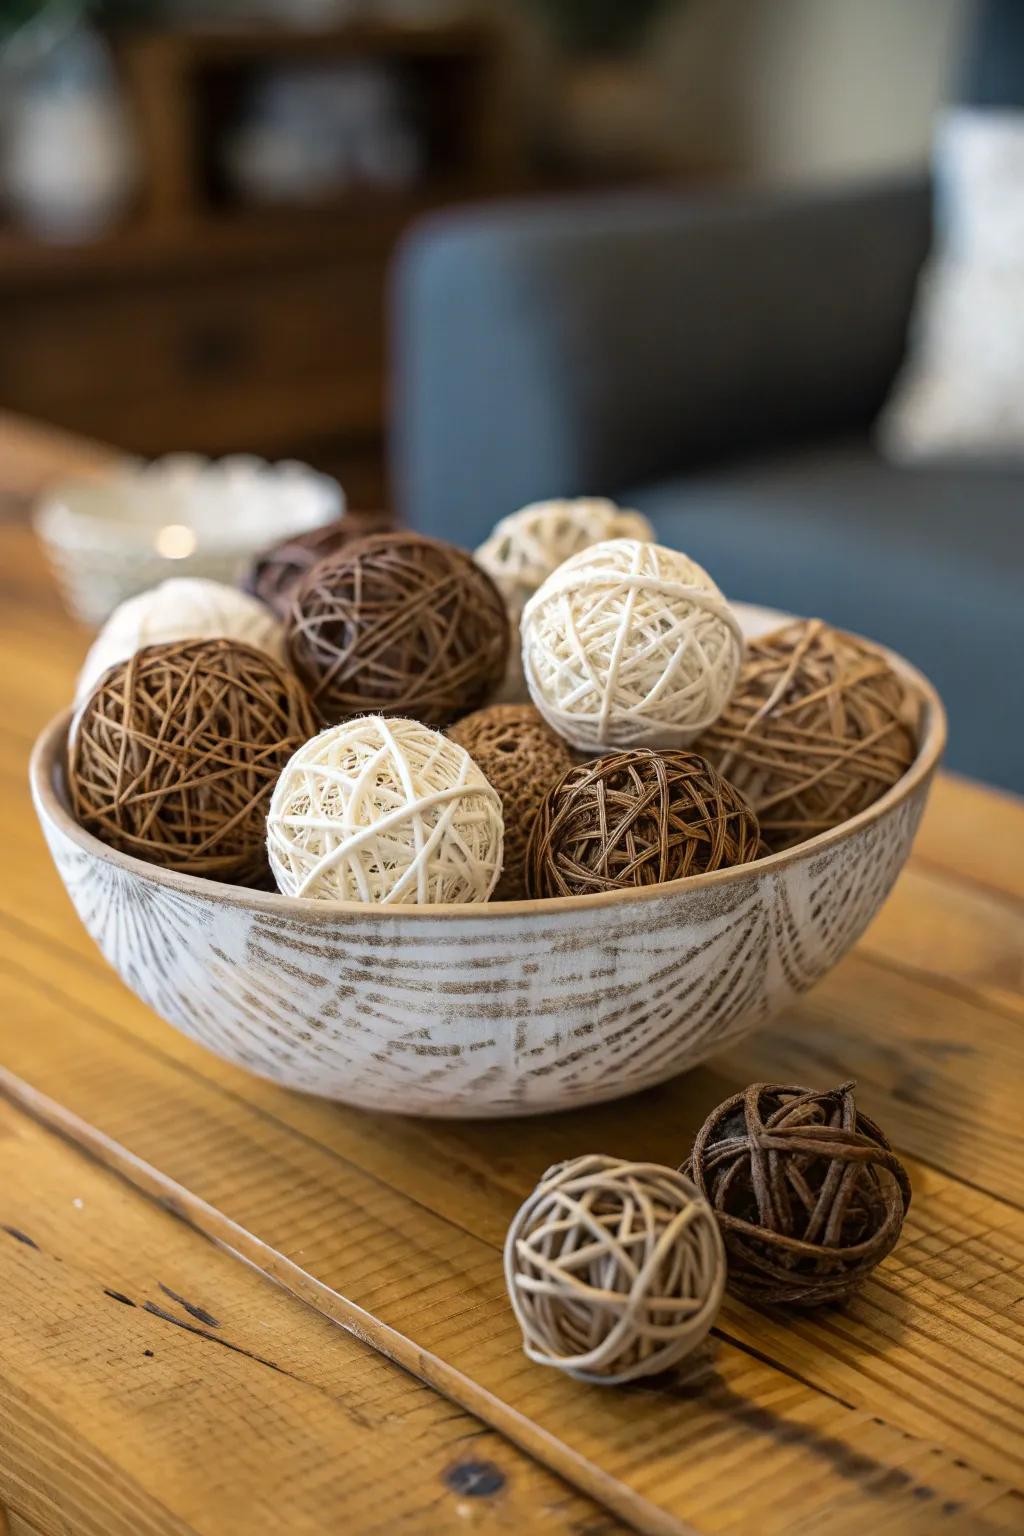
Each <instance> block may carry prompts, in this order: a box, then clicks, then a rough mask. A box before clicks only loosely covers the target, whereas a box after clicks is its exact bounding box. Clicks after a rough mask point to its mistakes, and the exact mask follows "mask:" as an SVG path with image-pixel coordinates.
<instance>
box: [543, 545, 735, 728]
mask: <svg viewBox="0 0 1024 1536" xmlns="http://www.w3.org/2000/svg"><path fill="white" fill-rule="evenodd" d="M521 629H522V646H523V671H524V673H525V676H526V685H527V688H528V689H529V693H530V697H531V699H532V700H533V702H534V704H536V706H537V708H538V709H539V710H540V712H541V714H542V715H543V716H544V718H545V719H546V720H547V722H548V724H549V725H551V726H552V727H553V728H554V729H555V730H556V731H558V733H559V735H561V736H564V737H565V738H566V739H567V740H568V741H570V742H571V743H572V744H573V746H574V747H578V748H579V750H580V751H582V752H599V751H602V750H607V749H608V748H609V747H632V746H650V747H679V746H685V745H686V744H687V743H688V742H690V741H692V740H693V738H694V737H695V736H696V735H697V734H698V733H699V732H700V731H701V730H702V729H704V728H705V727H706V726H708V725H710V724H711V723H712V721H713V720H715V719H717V717H718V716H719V714H720V713H721V712H722V710H723V709H724V708H725V705H726V702H727V700H728V698H729V695H730V693H731V692H732V689H733V687H734V685H735V682H736V678H737V676H738V674H739V668H740V662H741V660H742V657H743V636H742V632H741V630H740V625H739V621H738V620H737V618H736V616H735V614H734V613H733V612H732V610H731V609H730V607H729V605H728V603H727V602H726V601H725V598H724V597H723V596H722V594H721V592H720V591H719V590H718V588H717V586H716V585H715V583H714V582H713V581H712V579H711V577H710V576H709V575H708V574H707V572H706V571H704V570H702V569H701V567H700V566H699V565H697V564H695V562H694V561H692V560H690V559H688V558H687V556H686V555H682V554H679V553H677V552H676V551H675V550H671V549H665V548H663V547H662V546H661V545H660V544H647V543H643V542H642V541H641V540H639V539H612V540H610V541H609V542H607V543H604V544H596V545H594V546H593V548H591V549H585V550H583V551H582V552H581V553H580V554H578V555H574V556H573V557H572V559H570V560H566V561H565V563H564V564H563V565H560V566H559V567H558V569H557V570H556V571H555V572H554V573H553V575H551V576H549V577H548V579H547V581H545V582H544V584H543V586H542V587H540V589H539V590H538V591H537V592H535V593H534V595H533V597H531V598H530V600H529V602H528V603H527V604H526V607H525V608H524V610H523V617H522V625H521Z"/></svg>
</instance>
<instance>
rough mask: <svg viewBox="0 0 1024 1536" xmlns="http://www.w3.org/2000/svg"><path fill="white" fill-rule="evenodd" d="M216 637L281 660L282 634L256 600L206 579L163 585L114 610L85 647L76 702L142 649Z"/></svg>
mask: <svg viewBox="0 0 1024 1536" xmlns="http://www.w3.org/2000/svg"><path fill="white" fill-rule="evenodd" d="M219 639H227V640H242V641H244V642H245V643H246V644H247V645H254V646H255V647H256V648H257V650H260V651H265V652H266V653H267V655H268V656H272V657H273V658H274V660H275V661H280V662H283V661H284V631H283V629H282V628H281V625H280V624H279V623H278V621H277V619H276V618H275V617H274V615H273V614H272V613H270V612H269V610H268V609H266V608H265V607H264V606H263V604H262V603H259V602H257V601H256V599H255V598H253V597H249V596H248V594H247V593H245V592H239V591H238V590H237V589H236V588H235V587H228V586H225V585H224V584H223V582H220V581H207V580H206V578H205V577H199V576H194V577H172V578H171V579H170V580H169V581H162V582H161V583H160V585H159V586H156V587H150V588H149V590H148V591H146V592H140V593H139V594H138V595H137V596H136V597H130V598H128V599H127V601H126V602H123V603H121V604H120V605H119V606H118V607H117V608H115V609H114V611H113V613H112V614H111V615H110V617H109V619H108V620H107V622H106V623H105V624H104V626H103V628H102V629H101V630H100V632H99V634H98V635H97V636H96V639H95V640H94V641H93V643H92V645H91V647H90V648H89V652H88V654H87V655H86V658H85V661H84V663H83V665H82V670H81V672H80V673H79V675H78V683H77V685H76V688H75V699H76V701H77V702H78V703H81V702H82V701H83V700H84V699H85V698H87V697H88V695H89V694H90V693H92V690H93V689H94V688H95V686H96V684H97V683H98V682H99V680H100V678H101V677H102V676H103V674H104V673H105V672H108V671H109V670H110V668H111V667H113V666H116V665H117V663H118V662H119V661H127V660H128V658H129V656H134V654H135V652H136V651H141V650H142V648H143V646H146V645H164V644H166V643H168V642H169V641H172V640H219Z"/></svg>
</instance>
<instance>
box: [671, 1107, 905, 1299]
mask: <svg viewBox="0 0 1024 1536" xmlns="http://www.w3.org/2000/svg"><path fill="white" fill-rule="evenodd" d="M854 1087H855V1084H853V1083H843V1084H842V1085H841V1087H839V1088H833V1089H831V1090H830V1091H829V1092H827V1093H816V1092H815V1091H814V1089H812V1088H793V1087H788V1086H784V1085H782V1084H779V1083H752V1084H751V1085H750V1087H749V1088H747V1089H745V1090H744V1091H743V1093H737V1094H735V1095H734V1096H733V1097H732V1098H731V1099H726V1100H725V1102H724V1104H719V1106H718V1108H717V1109H716V1110H715V1111H714V1112H713V1113H712V1114H711V1115H709V1116H708V1118H707V1120H706V1121H705V1123H704V1125H703V1126H702V1127H701V1129H700V1131H699V1133H698V1135H697V1139H696V1141H695V1142H694V1144H693V1151H692V1152H691V1154H690V1159H689V1161H688V1162H687V1163H685V1164H684V1165H683V1167H682V1170H681V1171H682V1172H683V1173H685V1174H686V1175H687V1177H688V1178H690V1179H692V1180H693V1182H694V1183H695V1184H696V1186H697V1188H698V1189H699V1190H700V1192H701V1194H703V1195H704V1196H705V1197H706V1198H707V1200H708V1201H709V1202H710V1204H711V1206H712V1207H713V1209H714V1211H715V1214H716V1215H717V1217H718V1224H719V1226H720V1227H721V1229H722V1237H723V1239H724V1241H725V1247H726V1252H727V1254H728V1256H729V1275H728V1281H727V1284H728V1287H729V1290H730V1291H733V1292H734V1293H735V1294H736V1295H737V1296H741V1297H743V1298H744V1300H746V1301H752V1302H760V1303H761V1304H763V1305H766V1306H767V1305H787V1304H788V1305H790V1306H797V1307H816V1306H820V1305H821V1304H822V1303H824V1302H836V1301H843V1300H845V1298H846V1297H847V1296H849V1294H850V1293H851V1291H853V1290H854V1289H855V1288H856V1286H858V1285H859V1284H860V1282H861V1281H862V1280H863V1279H864V1278H865V1276H867V1275H869V1274H870V1273H871V1271H872V1270H873V1269H874V1267H875V1265H876V1264H878V1263H879V1261H880V1260H881V1259H884V1258H885V1256H886V1254H887V1253H890V1252H891V1251H892V1249H893V1248H894V1247H895V1245H896V1242H897V1240H898V1238H899V1235H900V1229H901V1228H902V1226H903V1218H904V1216H905V1215H906V1212H907V1208H908V1206H909V1205H910V1180H909V1179H908V1177H907V1173H906V1169H905V1168H904V1167H903V1164H902V1163H901V1162H900V1160H899V1158H898V1157H896V1155H895V1153H894V1152H893V1151H892V1149H891V1147H890V1146H889V1143H888V1141H887V1140H886V1138H885V1136H884V1135H883V1134H882V1132H881V1131H880V1130H879V1128H878V1126H877V1125H876V1124H875V1123H874V1121H873V1120H869V1119H868V1117H867V1115H863V1114H861V1113H860V1111H859V1110H858V1109H857V1106H856V1104H855V1103H854V1099H853V1090H854Z"/></svg>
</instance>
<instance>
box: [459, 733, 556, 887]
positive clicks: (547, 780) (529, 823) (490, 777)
mask: <svg viewBox="0 0 1024 1536" xmlns="http://www.w3.org/2000/svg"><path fill="white" fill-rule="evenodd" d="M448 735H449V736H450V737H451V738H452V740H453V741H457V742H458V744H459V746H460V747H464V748H465V749H466V751H467V752H468V753H469V755H470V757H471V758H472V759H473V761H474V762H475V763H476V765H477V767H478V768H479V769H481V770H482V772H483V775H484V777H485V778H486V779H487V781H488V782H489V783H490V784H492V785H493V786H494V788H495V789H496V790H497V791H498V794H499V795H500V796H501V808H502V815H503V817H504V821H505V862H504V864H503V865H502V870H501V879H500V880H499V881H498V884H497V885H496V886H495V888H494V892H493V894H492V896H491V900H492V901H518V900H519V899H521V898H522V897H524V896H525V895H526V847H527V844H528V842H529V840H530V831H531V829H532V827H533V823H534V819H535V817H536V815H537V812H538V810H539V809H540V803H541V801H542V800H543V798H544V795H545V793H546V791H547V790H549V789H550V788H551V786H552V784H554V783H556V782H557V780H558V779H560V778H561V777H562V775H563V774H565V773H567V772H568V771H569V769H570V768H571V767H572V766H573V763H574V761H575V760H574V758H573V755H572V752H571V751H570V750H569V748H568V746H567V745H566V744H565V742H564V741H563V740H562V738H561V737H560V736H556V735H555V732H554V731H553V730H552V729H551V727H550V726H549V725H547V724H546V722H545V721H544V719H543V717H542V716H541V714H540V713H539V711H537V710H536V709H534V707H533V705H532V704H491V705H490V706H489V707H488V708H487V709H478V710H476V711H475V713H473V714H472V715H466V716H465V718H464V719H462V720H457V721H456V722H455V724H454V725H452V726H449V728H448Z"/></svg>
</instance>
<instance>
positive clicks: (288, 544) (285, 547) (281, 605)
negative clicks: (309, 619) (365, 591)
mask: <svg viewBox="0 0 1024 1536" xmlns="http://www.w3.org/2000/svg"><path fill="white" fill-rule="evenodd" d="M390 526H391V519H390V517H389V516H388V514H387V513H386V512H353V511H347V512H345V514H344V516H342V517H336V518H335V519H334V520H333V522H330V523H323V524H321V526H320V527H319V528H310V529H309V531H308V532H306V533H297V534H294V535H293V536H292V537H291V538H287V539H282V540H281V542H280V543H279V544H272V545H271V546H270V548H269V549H264V550H261V551H260V553H259V554H258V555H256V557H255V559H254V560H253V562H252V565H251V566H250V567H249V570H248V572H247V573H246V576H245V578H244V580H243V582H242V586H243V589H244V590H245V591H246V592H248V593H249V594H250V595H251V596H252V597H258V598H259V600H260V602H261V603H266V605H267V607H268V608H269V609H270V610H271V611H272V612H273V613H276V614H277V616H278V618H279V619H281V620H282V622H283V620H284V619H285V618H286V617H287V615H288V610H289V608H290V607H291V600H292V594H293V593H294V591H295V588H296V587H297V586H298V584H299V582H300V581H301V580H302V577H303V576H305V574H306V572H307V571H308V570H309V569H310V567H311V566H314V565H316V563H317V561H318V560H325V559H326V558H327V556H328V555H336V554H337V553H338V551H339V550H341V549H344V548H345V547H346V545H348V544H351V543H352V542H353V540H355V539H364V538H366V537H367V536H368V535H369V534H371V533H386V532H387V530H388V528H390Z"/></svg>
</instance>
